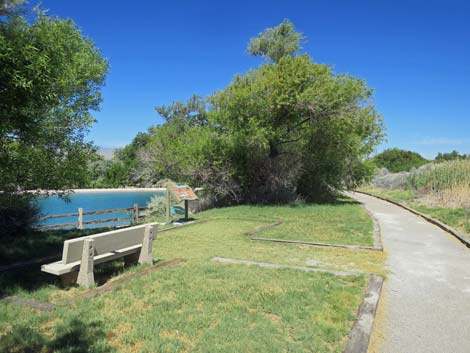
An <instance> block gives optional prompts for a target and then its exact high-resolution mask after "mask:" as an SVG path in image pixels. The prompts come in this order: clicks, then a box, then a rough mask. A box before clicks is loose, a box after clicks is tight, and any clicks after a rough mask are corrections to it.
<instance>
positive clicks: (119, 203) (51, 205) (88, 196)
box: [35, 189, 165, 228]
mask: <svg viewBox="0 0 470 353" xmlns="http://www.w3.org/2000/svg"><path fill="white" fill-rule="evenodd" d="M164 194H165V193H164V192H162V191H158V190H149V189H141V190H132V191H122V190H120V191H107V190H103V191H90V192H86V191H80V192H76V193H73V194H70V195H69V196H68V200H64V199H61V198H60V197H58V196H56V195H54V196H48V197H45V196H42V197H39V198H38V199H37V200H36V201H35V202H36V203H37V205H38V206H39V208H40V209H41V214H42V215H44V216H46V215H54V214H65V213H77V212H78V208H80V207H81V208H83V212H88V211H98V210H109V209H116V208H129V207H133V205H134V204H135V203H136V204H138V205H139V207H145V206H146V205H147V203H148V201H150V199H151V197H152V196H154V195H164ZM131 215H132V211H129V212H119V213H105V214H99V215H85V216H84V221H91V220H97V219H110V218H123V217H130V216H131ZM76 222H77V216H73V217H64V218H52V219H47V220H44V221H42V222H41V225H42V226H46V225H53V224H62V223H76ZM128 224H129V220H125V221H119V222H108V223H98V224H88V225H84V227H85V228H93V227H95V228H96V227H107V226H122V225H128ZM69 228H70V227H69Z"/></svg>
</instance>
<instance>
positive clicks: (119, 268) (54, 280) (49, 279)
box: [0, 259, 138, 353]
mask: <svg viewBox="0 0 470 353" xmlns="http://www.w3.org/2000/svg"><path fill="white" fill-rule="evenodd" d="M133 266H138V265H137V264H132V265H131V266H125V264H124V260H123V259H117V260H114V261H110V262H106V263H103V264H100V265H98V266H95V269H94V276H95V282H96V285H97V286H100V285H103V284H105V283H106V282H108V281H109V280H110V279H112V278H113V277H115V276H117V275H119V274H121V273H122V272H124V271H125V270H126V269H130V268H132V267H133ZM51 287H52V289H63V290H66V289H67V288H65V287H63V286H62V284H61V282H60V278H59V277H58V276H54V275H51V274H48V273H45V272H42V271H41V268H40V266H38V265H35V266H29V267H26V268H22V269H17V270H14V271H8V272H3V273H0V298H2V297H5V296H10V295H16V294H18V292H28V293H33V292H35V291H38V290H40V289H42V288H51ZM0 353H1V351H0Z"/></svg>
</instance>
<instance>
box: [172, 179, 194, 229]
mask: <svg viewBox="0 0 470 353" xmlns="http://www.w3.org/2000/svg"><path fill="white" fill-rule="evenodd" d="M168 189H169V190H170V191H171V193H172V194H173V196H174V197H175V198H176V200H178V202H182V201H184V219H185V221H188V220H189V201H195V200H199V198H198V197H197V195H196V194H195V193H194V191H193V189H191V188H190V187H189V186H188V185H183V184H176V185H175V186H172V187H170V188H168ZM168 209H169V208H168Z"/></svg>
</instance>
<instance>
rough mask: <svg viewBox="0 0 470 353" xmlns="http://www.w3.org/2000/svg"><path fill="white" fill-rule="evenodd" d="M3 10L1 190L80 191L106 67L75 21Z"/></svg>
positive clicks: (0, 39)
mask: <svg viewBox="0 0 470 353" xmlns="http://www.w3.org/2000/svg"><path fill="white" fill-rule="evenodd" d="M8 3H13V2H12V1H2V3H1V4H3V5H4V4H8ZM3 5H2V6H3ZM2 8H3V12H0V14H2V15H5V14H7V16H2V17H0V68H1V69H0V116H1V120H0V170H1V178H0V189H1V190H3V191H13V190H24V189H38V188H42V189H63V188H70V187H77V186H81V185H83V184H84V183H85V182H86V167H85V166H86V164H87V161H88V159H89V157H90V155H91V154H92V146H91V144H90V143H87V142H86V141H85V135H86V133H87V130H88V128H89V127H90V126H91V124H92V123H93V122H94V118H93V116H92V115H91V113H90V110H97V109H98V108H99V104H100V102H101V100H102V99H101V92H100V88H101V86H102V85H103V83H104V79H105V75H106V72H107V67H108V65H107V62H106V60H104V59H103V58H102V56H101V54H100V51H99V50H98V49H97V48H96V46H95V45H94V43H93V42H92V41H91V40H90V39H88V38H86V37H84V36H83V35H82V34H81V32H80V30H79V29H78V28H77V27H76V25H75V24H74V23H73V22H72V21H70V20H61V19H58V18H51V17H48V16H46V15H45V14H43V13H40V12H38V13H37V14H36V16H35V18H34V19H33V20H32V21H27V20H26V19H25V18H24V17H22V16H20V15H18V14H15V13H13V14H12V13H10V11H9V9H10V8H9V7H5V6H3V7H2ZM7 10H8V11H7Z"/></svg>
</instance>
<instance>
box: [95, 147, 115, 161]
mask: <svg viewBox="0 0 470 353" xmlns="http://www.w3.org/2000/svg"><path fill="white" fill-rule="evenodd" d="M116 150H117V148H110V147H98V154H100V155H101V156H103V158H104V159H111V158H113V156H114V152H115V151H116Z"/></svg>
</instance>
